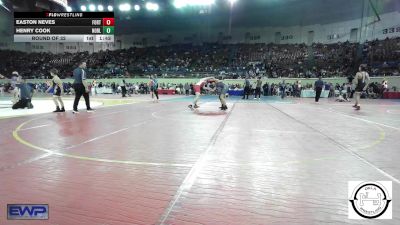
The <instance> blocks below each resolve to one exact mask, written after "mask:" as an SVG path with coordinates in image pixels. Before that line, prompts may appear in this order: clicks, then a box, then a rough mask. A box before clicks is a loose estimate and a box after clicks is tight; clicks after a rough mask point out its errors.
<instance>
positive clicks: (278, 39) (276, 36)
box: [275, 32, 282, 44]
mask: <svg viewBox="0 0 400 225" xmlns="http://www.w3.org/2000/svg"><path fill="white" fill-rule="evenodd" d="M281 38H282V34H281V32H276V33H275V44H280V43H281Z"/></svg>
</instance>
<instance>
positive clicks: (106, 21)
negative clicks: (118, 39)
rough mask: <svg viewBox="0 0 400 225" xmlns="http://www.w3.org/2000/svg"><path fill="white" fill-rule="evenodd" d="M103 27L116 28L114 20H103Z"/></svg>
mask: <svg viewBox="0 0 400 225" xmlns="http://www.w3.org/2000/svg"><path fill="white" fill-rule="evenodd" d="M103 26H114V18H103Z"/></svg>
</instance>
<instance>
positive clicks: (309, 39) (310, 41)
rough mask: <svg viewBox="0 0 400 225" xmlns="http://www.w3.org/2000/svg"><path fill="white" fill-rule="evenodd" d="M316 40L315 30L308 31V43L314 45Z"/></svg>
mask: <svg viewBox="0 0 400 225" xmlns="http://www.w3.org/2000/svg"><path fill="white" fill-rule="evenodd" d="M313 42H314V31H313V30H312V31H308V36H307V45H312V43H313Z"/></svg>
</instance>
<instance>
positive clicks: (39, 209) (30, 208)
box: [7, 204, 49, 220]
mask: <svg viewBox="0 0 400 225" xmlns="http://www.w3.org/2000/svg"><path fill="white" fill-rule="evenodd" d="M7 219H8V220H47V219H49V205H47V204H8V205H7Z"/></svg>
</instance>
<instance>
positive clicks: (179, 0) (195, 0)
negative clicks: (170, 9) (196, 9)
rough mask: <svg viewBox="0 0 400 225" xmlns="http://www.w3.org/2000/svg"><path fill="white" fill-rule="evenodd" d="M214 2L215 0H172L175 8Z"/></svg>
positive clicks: (205, 4)
mask: <svg viewBox="0 0 400 225" xmlns="http://www.w3.org/2000/svg"><path fill="white" fill-rule="evenodd" d="M212 4H215V0H174V2H173V5H174V7H175V8H178V9H180V8H183V7H186V6H207V5H212Z"/></svg>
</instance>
